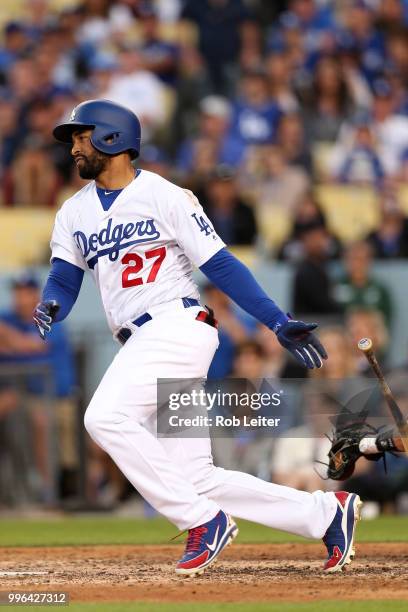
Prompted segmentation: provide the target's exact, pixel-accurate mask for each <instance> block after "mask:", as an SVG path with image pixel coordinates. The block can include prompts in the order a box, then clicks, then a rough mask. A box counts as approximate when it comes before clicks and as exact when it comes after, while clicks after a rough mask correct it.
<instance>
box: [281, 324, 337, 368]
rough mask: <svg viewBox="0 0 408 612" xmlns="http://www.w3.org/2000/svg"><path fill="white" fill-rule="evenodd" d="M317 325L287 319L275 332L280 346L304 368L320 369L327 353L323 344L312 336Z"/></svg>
mask: <svg viewBox="0 0 408 612" xmlns="http://www.w3.org/2000/svg"><path fill="white" fill-rule="evenodd" d="M316 327H317V323H304V322H303V321H295V320H293V319H289V320H288V321H286V322H285V323H283V324H282V325H281V326H280V327H279V329H277V330H276V332H275V333H276V337H277V339H278V340H279V342H280V344H281V345H282V346H283V347H285V349H287V350H288V351H289V353H291V354H292V355H293V356H294V357H295V359H296V360H297V361H298V362H299V363H300V364H301V365H302V366H305V367H306V368H309V369H311V370H313V368H321V367H322V365H323V359H327V353H326V350H325V348H324V346H323V344H322V343H321V342H320V341H319V339H318V338H317V336H316V335H315V334H313V333H312V332H313V330H314V329H316Z"/></svg>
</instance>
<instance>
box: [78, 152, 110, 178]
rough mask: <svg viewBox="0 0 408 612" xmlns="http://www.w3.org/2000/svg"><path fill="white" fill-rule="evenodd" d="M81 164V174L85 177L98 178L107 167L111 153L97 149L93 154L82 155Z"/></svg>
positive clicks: (79, 169)
mask: <svg viewBox="0 0 408 612" xmlns="http://www.w3.org/2000/svg"><path fill="white" fill-rule="evenodd" d="M80 157H81V158H82V159H81V165H80V166H77V167H78V173H79V176H80V177H81V178H83V179H91V180H92V179H96V178H97V177H98V176H99V175H100V174H101V172H103V171H104V170H105V169H106V166H107V165H108V161H109V155H105V154H104V153H100V152H99V151H95V152H94V153H92V155H87V156H86V157H85V155H81V156H80Z"/></svg>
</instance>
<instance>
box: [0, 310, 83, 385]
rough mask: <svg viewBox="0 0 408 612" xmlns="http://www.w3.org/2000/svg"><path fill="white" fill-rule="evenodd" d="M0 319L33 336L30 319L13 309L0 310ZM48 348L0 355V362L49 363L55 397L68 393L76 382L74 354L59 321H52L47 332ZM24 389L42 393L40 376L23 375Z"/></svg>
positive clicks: (32, 324)
mask: <svg viewBox="0 0 408 612" xmlns="http://www.w3.org/2000/svg"><path fill="white" fill-rule="evenodd" d="M0 321H2V322H3V323H6V324H7V325H9V326H10V327H14V328H15V329H17V330H18V331H20V332H23V333H26V334H33V335H35V336H37V330H36V327H35V325H34V323H31V322H26V321H23V320H22V319H20V317H19V316H18V315H17V314H16V313H15V312H13V311H8V312H3V313H0ZM46 346H47V348H48V350H47V351H46V352H44V353H39V354H24V355H23V354H21V355H4V354H3V355H0V365H1V364H4V363H7V364H13V363H15V364H29V365H49V366H50V368H51V371H52V373H53V378H54V381H53V382H54V385H55V393H56V395H57V396H58V397H67V396H69V395H71V394H72V391H73V388H74V385H75V384H76V376H75V367H74V358H73V353H72V348H71V345H70V343H69V341H68V337H67V334H66V332H65V329H64V325H63V324H62V323H56V324H54V325H53V327H52V331H51V333H50V334H49V335H48V336H47V344H46ZM27 390H28V391H29V392H30V393H33V394H34V395H42V394H43V393H44V391H45V390H46V381H45V380H44V378H43V377H41V376H28V377H27Z"/></svg>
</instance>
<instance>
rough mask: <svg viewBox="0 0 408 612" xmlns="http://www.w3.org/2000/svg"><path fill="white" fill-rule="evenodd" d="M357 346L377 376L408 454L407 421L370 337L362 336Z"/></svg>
mask: <svg viewBox="0 0 408 612" xmlns="http://www.w3.org/2000/svg"><path fill="white" fill-rule="evenodd" d="M358 348H359V349H360V351H362V352H363V353H364V355H365V356H366V358H367V361H368V363H369V364H370V366H371V367H372V369H373V371H374V374H375V375H376V377H377V378H378V381H379V383H380V387H381V391H382V394H383V396H384V399H385V401H386V402H387V405H388V408H389V409H390V412H391V414H392V416H393V419H394V421H395V424H396V426H397V428H398V431H399V433H400V436H401V442H402V445H403V447H404V450H405V452H406V453H407V454H408V423H407V421H406V419H405V417H404V415H403V414H402V412H401V409H400V407H399V406H398V404H397V402H396V401H395V399H394V396H393V394H392V391H391V389H390V387H389V386H388V383H387V381H386V380H385V378H384V374H383V373H382V371H381V368H380V364H379V363H378V361H377V358H376V356H375V354H374V350H373V343H372V341H371V339H370V338H362V339H361V340H360V341H359V343H358Z"/></svg>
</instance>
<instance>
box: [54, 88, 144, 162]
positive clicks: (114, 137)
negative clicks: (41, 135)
mask: <svg viewBox="0 0 408 612" xmlns="http://www.w3.org/2000/svg"><path fill="white" fill-rule="evenodd" d="M80 129H91V130H93V132H92V135H91V143H92V144H93V146H94V147H95V149H97V150H98V151H101V153H107V154H108V155H117V154H118V153H124V152H125V151H129V153H130V155H131V157H132V159H135V158H136V157H137V156H138V155H139V151H140V138H141V128H140V122H139V119H138V118H137V117H136V115H135V114H134V113H132V111H130V110H129V109H128V108H125V107H124V106H121V105H120V104H116V103H115V102H111V101H110V100H87V101H86V102H82V103H81V104H78V106H76V107H75V108H74V110H73V111H72V113H71V117H70V119H69V121H68V122H67V123H61V124H60V125H57V126H56V127H55V128H54V130H53V134H54V137H55V138H56V139H57V140H60V141H61V142H67V143H72V134H73V133H74V132H76V131H77V130H80Z"/></svg>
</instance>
